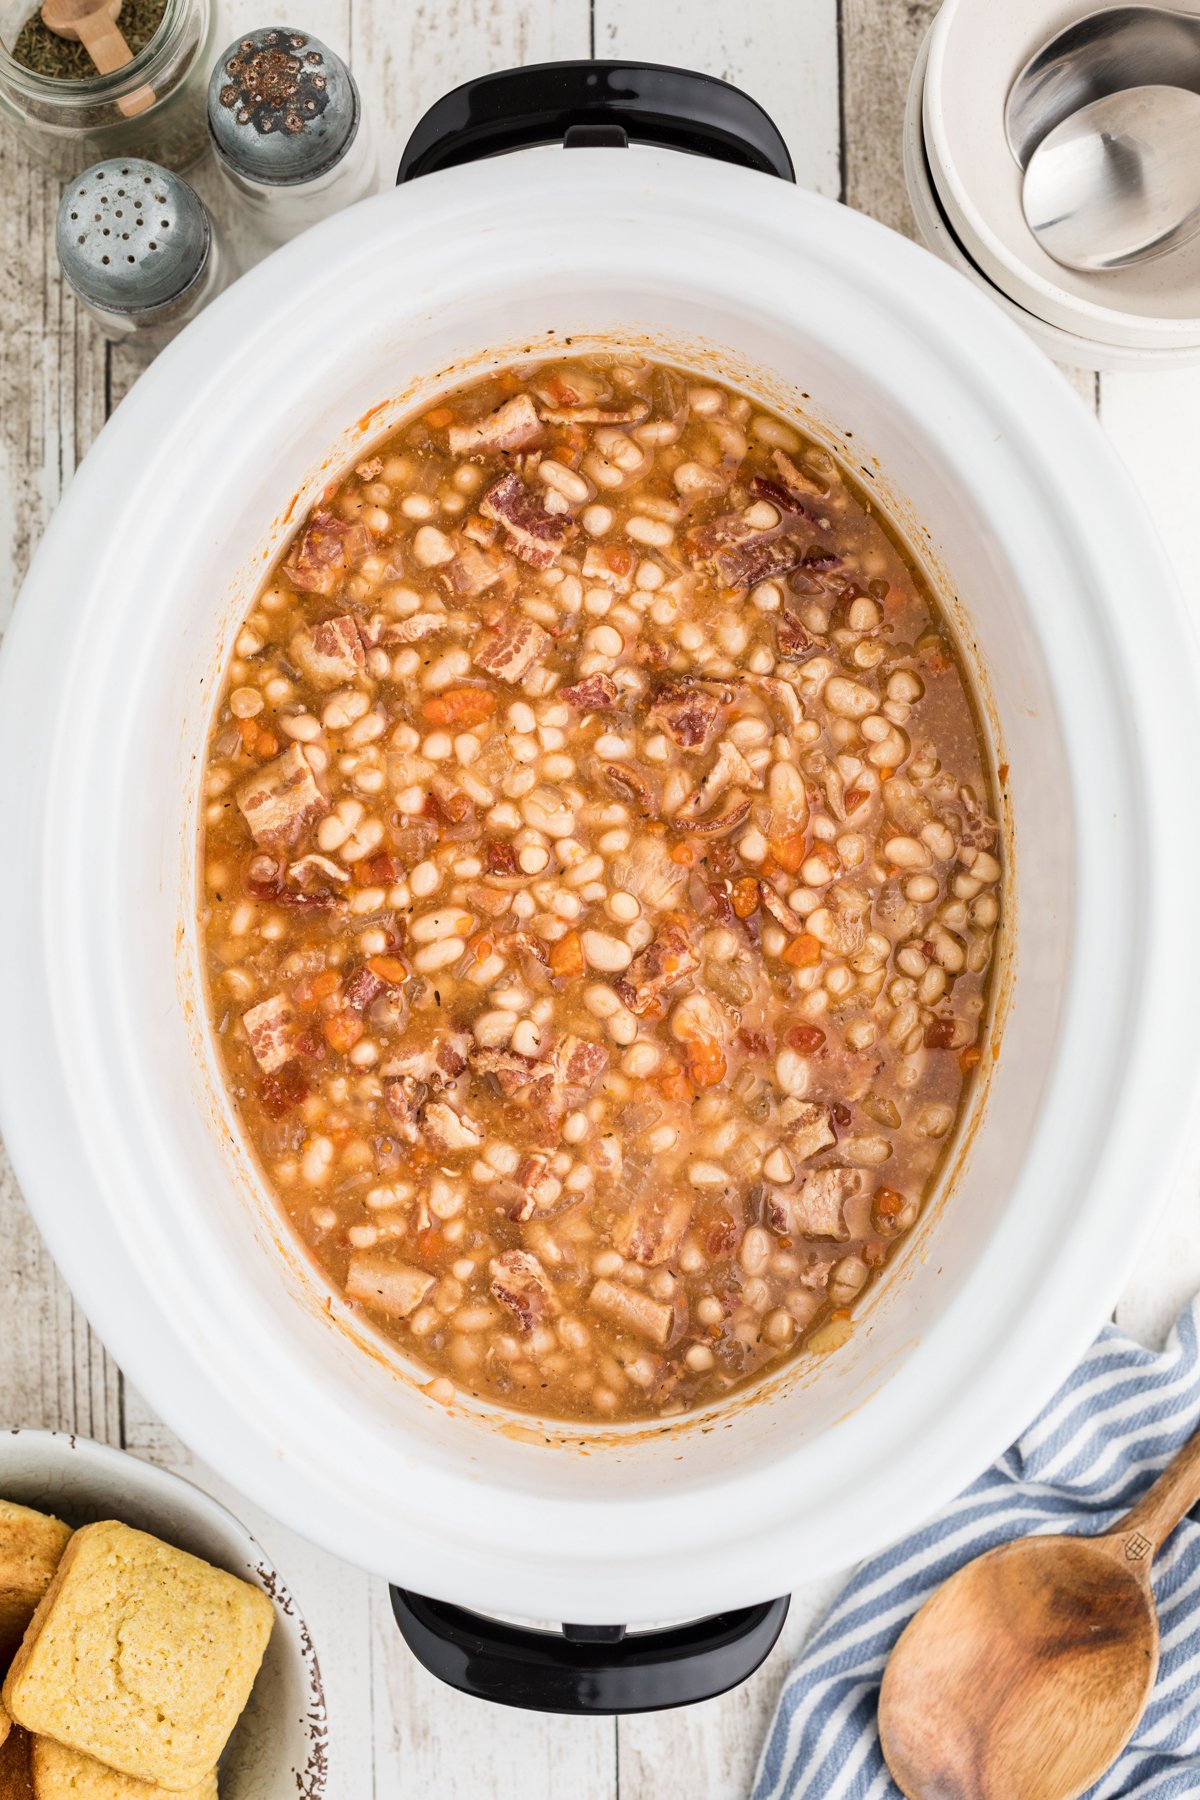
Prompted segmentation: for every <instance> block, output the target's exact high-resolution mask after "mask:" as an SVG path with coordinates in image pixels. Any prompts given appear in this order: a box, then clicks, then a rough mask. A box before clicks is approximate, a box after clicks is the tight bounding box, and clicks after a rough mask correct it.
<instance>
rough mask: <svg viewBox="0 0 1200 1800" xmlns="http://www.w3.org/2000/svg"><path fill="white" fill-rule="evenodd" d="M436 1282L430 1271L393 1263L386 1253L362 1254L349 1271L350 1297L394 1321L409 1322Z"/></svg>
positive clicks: (363, 1252) (348, 1294)
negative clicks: (404, 1320) (408, 1319)
mask: <svg viewBox="0 0 1200 1800" xmlns="http://www.w3.org/2000/svg"><path fill="white" fill-rule="evenodd" d="M434 1279H435V1278H434V1277H433V1276H432V1275H431V1274H430V1273H429V1271H428V1269H417V1268H414V1267H413V1265H412V1264H411V1263H402V1262H393V1261H392V1259H391V1257H390V1256H389V1255H388V1254H387V1252H386V1251H385V1250H359V1251H356V1252H355V1254H354V1255H353V1256H352V1257H351V1258H350V1267H349V1268H348V1269H347V1271H346V1296H347V1298H348V1299H350V1300H357V1301H359V1302H360V1304H361V1305H363V1306H369V1307H371V1309H372V1310H373V1311H374V1312H381V1313H386V1314H387V1316H388V1317H389V1318H390V1319H407V1318H408V1317H409V1315H410V1314H411V1313H414V1312H416V1310H417V1308H418V1306H420V1304H421V1302H422V1300H424V1298H425V1296H426V1295H427V1294H428V1292H429V1290H430V1288H431V1287H432V1286H433V1283H434Z"/></svg>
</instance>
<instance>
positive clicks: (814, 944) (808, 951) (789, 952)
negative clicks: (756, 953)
mask: <svg viewBox="0 0 1200 1800" xmlns="http://www.w3.org/2000/svg"><path fill="white" fill-rule="evenodd" d="M781 960H782V961H783V962H785V963H788V964H789V965H790V966H791V967H792V968H793V969H811V968H814V967H815V966H816V964H817V963H819V962H820V960H821V941H820V939H819V938H815V937H814V936H813V934H812V932H811V931H802V932H801V933H800V934H799V936H798V937H794V938H793V939H792V941H791V943H790V944H788V945H787V946H786V947H785V949H784V950H783V952H782V958H781Z"/></svg>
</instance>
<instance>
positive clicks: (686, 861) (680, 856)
mask: <svg viewBox="0 0 1200 1800" xmlns="http://www.w3.org/2000/svg"><path fill="white" fill-rule="evenodd" d="M695 860H696V852H695V851H694V850H693V849H692V846H691V845H690V844H673V845H672V847H671V861H672V862H673V863H678V864H679V866H680V868H681V869H690V868H691V866H692V864H693V863H694V862H695Z"/></svg>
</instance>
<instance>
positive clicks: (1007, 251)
mask: <svg viewBox="0 0 1200 1800" xmlns="http://www.w3.org/2000/svg"><path fill="white" fill-rule="evenodd" d="M1133 3H1134V4H1140V3H1141V0H1133ZM1146 3H1147V4H1149V3H1151V0H1146ZM1179 7H1180V10H1182V11H1185V12H1191V13H1195V14H1196V15H1197V16H1200V0H1179ZM1095 10H1096V0H1005V4H1004V5H1002V6H997V5H994V4H992V3H991V0H945V3H944V4H943V6H942V9H941V11H940V12H939V13H938V15H937V17H936V19H935V20H934V22H933V25H932V27H931V30H930V34H929V62H928V69H927V73H926V77H925V86H924V98H923V120H924V130H925V148H926V152H927V155H928V159H929V170H930V174H931V175H932V178H933V185H934V188H935V190H936V191H937V194H938V196H939V199H940V201H941V205H942V209H943V211H944V212H945V215H946V217H947V219H948V220H949V222H950V225H951V227H952V229H953V231H954V232H955V234H956V236H957V237H958V239H959V241H960V243H961V245H962V247H963V249H964V250H965V251H966V253H967V255H968V256H969V257H970V258H971V260H972V261H973V262H974V263H975V264H976V265H977V267H978V268H979V269H980V270H981V271H982V273H983V275H984V276H985V277H986V278H987V279H988V280H989V281H991V282H994V283H995V285H996V286H997V287H999V288H1001V289H1003V291H1004V292H1005V293H1006V294H1008V295H1009V297H1010V299H1012V300H1015V301H1016V302H1017V304H1018V305H1020V306H1022V307H1024V308H1025V309H1026V310H1027V311H1029V312H1031V313H1033V314H1034V316H1035V317H1037V318H1040V319H1043V320H1045V322H1046V323H1047V324H1049V325H1055V326H1057V327H1059V329H1061V330H1063V331H1067V332H1074V333H1078V334H1080V335H1082V336H1083V337H1087V338H1092V339H1094V340H1095V341H1097V342H1099V343H1104V344H1110V345H1114V346H1124V347H1127V348H1150V347H1172V348H1180V347H1184V346H1187V347H1195V346H1196V345H1200V241H1194V242H1193V243H1191V244H1189V245H1184V246H1182V247H1181V248H1179V249H1177V250H1174V251H1171V252H1169V253H1168V254H1167V255H1165V256H1158V257H1152V258H1150V259H1149V260H1148V261H1146V262H1142V263H1136V264H1132V265H1130V267H1129V268H1126V269H1111V270H1106V271H1103V272H1096V273H1084V272H1082V271H1079V270H1073V269H1064V268H1063V267H1062V266H1061V265H1060V264H1059V263H1056V262H1055V261H1054V260H1053V258H1052V257H1050V256H1047V254H1046V252H1045V251H1044V250H1043V249H1042V248H1041V246H1040V245H1039V243H1038V242H1037V239H1036V238H1035V237H1034V235H1033V233H1032V232H1031V231H1030V229H1029V227H1028V225H1027V224H1026V223H1025V215H1024V213H1023V212H1022V210H1021V171H1020V170H1019V168H1018V167H1017V164H1016V162H1015V160H1014V158H1013V155H1012V152H1011V151H1010V150H1009V147H1008V140H1007V139H1006V137H1005V134H1004V102H1005V98H1006V96H1007V94H1008V90H1009V88H1010V86H1011V85H1012V82H1013V79H1014V78H1015V76H1016V75H1017V73H1018V72H1019V70H1020V69H1021V68H1022V67H1023V66H1024V64H1025V63H1026V61H1027V60H1028V59H1029V57H1030V56H1031V55H1032V54H1033V53H1034V52H1035V51H1036V50H1038V49H1039V48H1040V47H1041V45H1042V44H1044V43H1046V42H1047V41H1048V40H1049V39H1050V38H1051V37H1053V36H1055V35H1056V34H1057V32H1058V31H1059V30H1061V28H1062V27H1063V26H1064V25H1067V24H1070V23H1071V22H1072V21H1073V20H1075V19H1079V18H1083V17H1084V16H1085V15H1086V14H1088V13H1090V12H1094V11H1095Z"/></svg>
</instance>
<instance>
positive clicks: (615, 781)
mask: <svg viewBox="0 0 1200 1800" xmlns="http://www.w3.org/2000/svg"><path fill="white" fill-rule="evenodd" d="M599 772H600V774H601V775H602V776H603V778H604V780H605V781H606V782H607V783H608V785H609V787H610V788H611V789H612V790H613V792H614V793H615V794H616V796H617V798H618V799H619V800H624V801H626V802H628V803H629V804H630V805H632V806H636V807H637V808H638V810H639V811H640V812H644V813H653V812H655V811H656V810H657V809H656V807H655V804H654V793H653V790H652V789H651V786H650V783H649V782H648V781H647V780H646V779H645V777H644V776H642V775H639V774H638V772H637V770H636V769H631V768H630V767H629V765H628V764H627V763H601V764H600V770H599Z"/></svg>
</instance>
